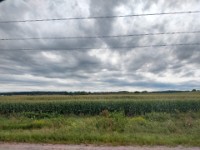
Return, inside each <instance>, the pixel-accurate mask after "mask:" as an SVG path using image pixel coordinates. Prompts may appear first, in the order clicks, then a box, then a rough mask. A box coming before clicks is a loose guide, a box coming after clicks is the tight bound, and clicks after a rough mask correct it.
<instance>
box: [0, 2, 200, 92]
mask: <svg viewBox="0 0 200 150" xmlns="http://www.w3.org/2000/svg"><path fill="white" fill-rule="evenodd" d="M199 10H200V1H199V0H169V1H167V0H151V1H147V0H5V1H2V2H0V22H2V21H16V20H35V19H52V18H74V17H98V16H121V15H133V14H147V13H164V12H181V11H199ZM199 18H200V13H196V14H174V15H157V16H140V17H126V18H114V19H86V20H65V21H44V22H21V23H19V22H18V23H0V39H6V38H8V39H9V38H42V37H85V36H112V35H129V34H146V33H159V32H191V31H200V19H199ZM199 42H200V33H195V34H194V33H193V34H192V33H190V34H189V33H188V34H168V35H151V36H134V37H118V38H117V37H115V38H76V39H60V40H55V39H54V40H53V39H51V40H50V39H49V40H47V39H46V40H45V39H38V40H0V92H9V91H144V90H147V91H158V90H192V89H200V45H182V46H171V47H170V46H169V47H146V48H145V47H143V48H134V47H137V46H146V45H160V44H161V45H162V44H167V45H170V44H180V43H181V44H185V43H199ZM116 47H130V48H121V49H117V48H116ZM78 48H91V49H78ZM100 48H102V49H100ZM5 49H6V50H5ZM20 49H34V50H20Z"/></svg>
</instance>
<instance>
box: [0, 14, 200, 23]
mask: <svg viewBox="0 0 200 150" xmlns="http://www.w3.org/2000/svg"><path fill="white" fill-rule="evenodd" d="M196 13H200V11H181V12H164V13H147V14H132V15H119V16H93V17H72V18H52V19H50V18H47V19H30V20H29V19H27V20H8V21H0V23H24V22H44V21H64V20H66V21H67V20H89V19H114V18H127V17H140V16H141V17H143V16H158V15H174V14H196Z"/></svg>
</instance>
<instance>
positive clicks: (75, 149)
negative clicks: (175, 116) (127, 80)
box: [0, 143, 200, 150]
mask: <svg viewBox="0 0 200 150" xmlns="http://www.w3.org/2000/svg"><path fill="white" fill-rule="evenodd" d="M0 150H200V147H182V146H178V147H165V146H154V147H148V146H142V147H139V146H117V147H114V146H94V145H62V144H56V145H54V144H27V143H0Z"/></svg>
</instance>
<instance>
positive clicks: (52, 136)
mask: <svg viewBox="0 0 200 150" xmlns="http://www.w3.org/2000/svg"><path fill="white" fill-rule="evenodd" d="M0 141H12V142H13V141H15V142H45V143H70V144H73V143H74V144H80V143H86V144H112V145H134V144H137V145H187V146H200V93H199V92H188V93H173V94H163V93H160V94H155V93H143V94H116V95H115V94H111V95H81V96H80V95H79V96H78V95H75V96H64V95H60V96H58V95H54V96H53V95H51V96H2V97H0Z"/></svg>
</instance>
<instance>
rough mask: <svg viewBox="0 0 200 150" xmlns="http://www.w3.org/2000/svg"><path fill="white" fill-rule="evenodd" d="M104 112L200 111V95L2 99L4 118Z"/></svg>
mask: <svg viewBox="0 0 200 150" xmlns="http://www.w3.org/2000/svg"><path fill="white" fill-rule="evenodd" d="M103 110H108V111H109V112H116V111H117V112H119V111H123V112H124V113H125V114H126V115H128V116H132V115H140V114H145V113H149V112H176V111H179V112H188V111H199V110H200V93H199V92H197V93H191V92H190V93H178V94H152V93H151V94H124V95H123V94H121V95H120V94H117V95H81V96H2V97H0V113H1V114H9V113H20V112H35V113H56V114H68V115H69V114H75V115H98V114H99V113H100V112H102V111H103Z"/></svg>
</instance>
